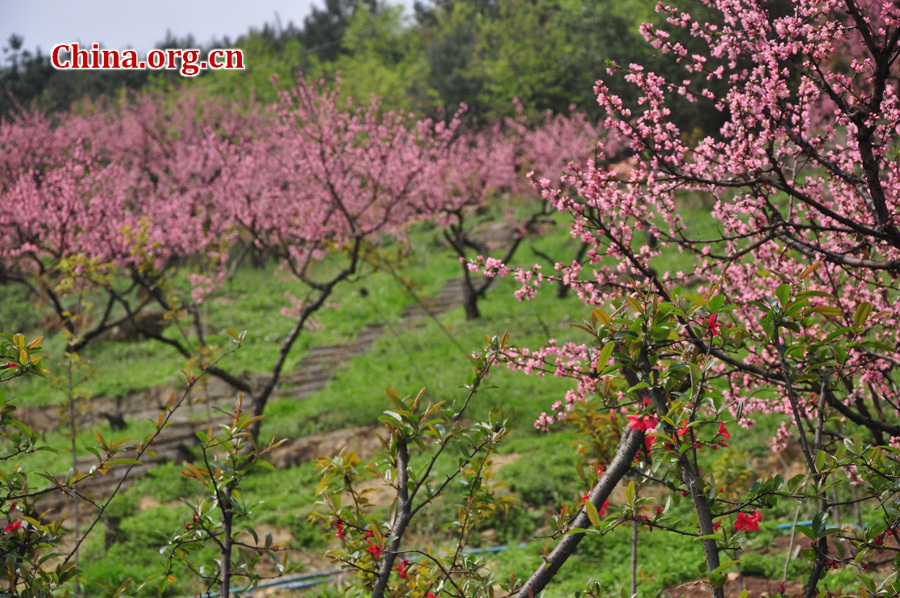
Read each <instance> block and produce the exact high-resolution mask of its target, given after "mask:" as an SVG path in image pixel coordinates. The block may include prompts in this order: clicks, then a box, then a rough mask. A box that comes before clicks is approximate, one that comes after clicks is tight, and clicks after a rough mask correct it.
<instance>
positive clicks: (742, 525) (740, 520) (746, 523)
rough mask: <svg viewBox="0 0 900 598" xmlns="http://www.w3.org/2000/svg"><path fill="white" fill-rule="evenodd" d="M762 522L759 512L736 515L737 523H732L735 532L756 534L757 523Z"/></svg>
mask: <svg viewBox="0 0 900 598" xmlns="http://www.w3.org/2000/svg"><path fill="white" fill-rule="evenodd" d="M760 521H762V513H760V512H759V511H750V514H749V515H748V514H747V513H738V515H737V521H735V522H734V530H735V531H738V532H740V531H745V530H746V531H748V532H758V531H759V522H760Z"/></svg>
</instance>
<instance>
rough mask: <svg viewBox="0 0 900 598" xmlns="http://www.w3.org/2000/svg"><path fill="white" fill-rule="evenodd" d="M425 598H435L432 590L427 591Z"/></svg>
mask: <svg viewBox="0 0 900 598" xmlns="http://www.w3.org/2000/svg"><path fill="white" fill-rule="evenodd" d="M425 598H436V597H435V595H434V592H428V595H427V596H425Z"/></svg>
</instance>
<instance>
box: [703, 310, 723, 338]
mask: <svg viewBox="0 0 900 598" xmlns="http://www.w3.org/2000/svg"><path fill="white" fill-rule="evenodd" d="M716 319H717V316H716V314H710V316H709V321H708V322H707V323H706V329H707V330H709V333H710V334H711V335H712V336H718V334H719V328H721V327H722V325H721V324H719V323H718V322H717V321H716Z"/></svg>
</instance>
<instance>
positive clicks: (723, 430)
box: [716, 422, 731, 438]
mask: <svg viewBox="0 0 900 598" xmlns="http://www.w3.org/2000/svg"><path fill="white" fill-rule="evenodd" d="M716 436H724V437H725V438H731V434H729V433H728V428H726V427H725V422H719V433H718V434H716Z"/></svg>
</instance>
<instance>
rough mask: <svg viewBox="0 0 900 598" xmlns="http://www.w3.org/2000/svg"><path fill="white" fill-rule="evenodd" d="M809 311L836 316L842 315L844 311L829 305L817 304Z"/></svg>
mask: <svg viewBox="0 0 900 598" xmlns="http://www.w3.org/2000/svg"><path fill="white" fill-rule="evenodd" d="M809 311H810V312H813V313H817V314H822V315H823V316H835V317H838V316H842V315H844V312H842V311H841V310H839V309H838V308H836V307H833V306H831V305H817V306H815V307H814V308H812V309H811V310H809Z"/></svg>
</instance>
